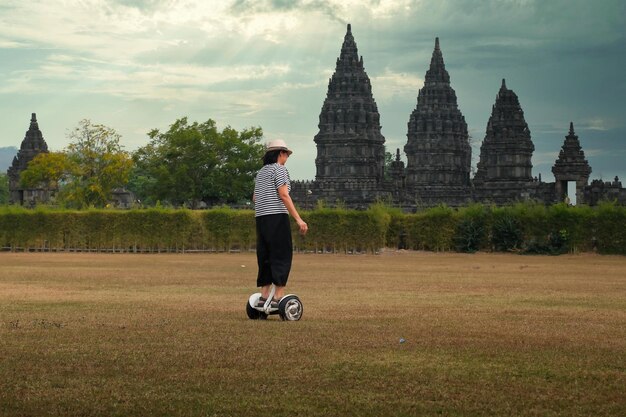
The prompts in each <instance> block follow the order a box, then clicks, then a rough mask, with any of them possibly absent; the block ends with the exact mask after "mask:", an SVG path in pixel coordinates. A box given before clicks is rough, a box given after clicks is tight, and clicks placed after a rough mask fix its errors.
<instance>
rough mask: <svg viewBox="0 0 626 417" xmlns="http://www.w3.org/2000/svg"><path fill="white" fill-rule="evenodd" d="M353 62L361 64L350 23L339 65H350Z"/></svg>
mask: <svg viewBox="0 0 626 417" xmlns="http://www.w3.org/2000/svg"><path fill="white" fill-rule="evenodd" d="M352 61H355V62H357V63H358V62H359V52H358V50H357V47H356V42H355V41H354V36H352V26H351V25H350V23H348V28H347V30H346V36H344V38H343V45H341V53H340V54H339V59H338V60H337V65H350V64H351V63H352Z"/></svg>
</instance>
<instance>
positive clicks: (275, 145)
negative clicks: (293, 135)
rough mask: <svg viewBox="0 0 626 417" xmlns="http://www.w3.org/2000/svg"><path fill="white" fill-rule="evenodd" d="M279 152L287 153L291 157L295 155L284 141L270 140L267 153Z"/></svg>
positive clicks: (266, 149)
mask: <svg viewBox="0 0 626 417" xmlns="http://www.w3.org/2000/svg"><path fill="white" fill-rule="evenodd" d="M277 150H281V151H286V152H287V153H289V155H291V154H292V153H293V151H292V150H291V149H289V148H288V147H287V144H286V143H285V141H284V140H282V139H274V140H270V141H269V142H267V144H266V145H265V152H269V151H277Z"/></svg>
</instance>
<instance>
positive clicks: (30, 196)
mask: <svg viewBox="0 0 626 417" xmlns="http://www.w3.org/2000/svg"><path fill="white" fill-rule="evenodd" d="M42 152H48V145H47V144H46V141H45V140H44V138H43V135H42V134H41V130H39V124H38V123H37V115H36V114H35V113H33V114H32V116H31V119H30V127H29V128H28V131H27V132H26V135H25V136H24V140H23V141H22V145H21V146H20V150H19V151H18V152H17V155H16V156H15V158H13V164H11V166H10V167H9V169H8V170H7V175H8V177H9V195H10V196H9V200H10V202H11V203H13V204H34V203H36V202H42V201H48V200H49V198H50V190H46V189H25V188H24V187H22V186H21V185H20V174H21V172H22V171H24V170H25V169H26V168H27V167H28V163H29V162H30V161H32V159H33V158H34V157H35V156H37V155H39V154H40V153H42Z"/></svg>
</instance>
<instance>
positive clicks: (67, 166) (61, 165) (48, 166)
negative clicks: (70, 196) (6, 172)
mask: <svg viewBox="0 0 626 417" xmlns="http://www.w3.org/2000/svg"><path fill="white" fill-rule="evenodd" d="M71 172H72V164H71V162H70V160H69V158H68V157H67V154H66V153H65V152H45V153H40V154H39V155H37V156H35V157H34V158H33V159H32V160H31V161H30V162H29V163H28V169H26V170H24V171H22V173H21V174H20V183H21V185H22V186H23V187H25V188H47V189H58V188H59V185H60V184H61V183H64V182H66V181H67V179H68V178H69V175H70V173H71Z"/></svg>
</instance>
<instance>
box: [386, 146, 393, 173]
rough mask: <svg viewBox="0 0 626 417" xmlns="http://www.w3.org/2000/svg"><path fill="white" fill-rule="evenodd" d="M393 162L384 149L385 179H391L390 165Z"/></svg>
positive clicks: (390, 155) (389, 153) (389, 154)
mask: <svg viewBox="0 0 626 417" xmlns="http://www.w3.org/2000/svg"><path fill="white" fill-rule="evenodd" d="M393 161H394V157H393V155H392V154H391V152H387V150H386V149H385V179H386V180H390V179H391V163H392V162H393Z"/></svg>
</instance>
